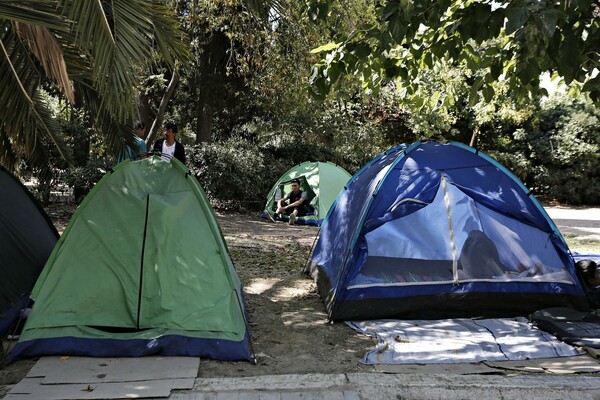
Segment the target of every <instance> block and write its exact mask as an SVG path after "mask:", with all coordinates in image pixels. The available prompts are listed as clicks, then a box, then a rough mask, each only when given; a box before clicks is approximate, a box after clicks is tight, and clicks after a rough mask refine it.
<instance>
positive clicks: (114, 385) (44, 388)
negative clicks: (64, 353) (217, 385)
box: [6, 357, 200, 400]
mask: <svg viewBox="0 0 600 400" xmlns="http://www.w3.org/2000/svg"><path fill="white" fill-rule="evenodd" d="M199 364H200V359H198V358H193V357H142V358H89V357H44V358H41V359H40V360H39V361H38V362H37V363H36V364H35V365H34V366H33V367H32V368H31V370H30V371H29V373H28V374H27V376H26V377H25V378H24V379H23V380H21V382H19V383H18V384H17V385H15V386H14V387H13V388H12V389H11V391H10V392H9V393H8V395H7V397H6V399H9V400H10V399H24V398H27V399H35V398H40V399H52V400H59V399H60V400H62V399H99V398H103V399H120V398H139V397H148V396H151V397H153V398H154V397H168V396H169V395H170V393H171V390H174V389H191V388H192V387H193V386H194V380H195V378H196V376H197V374H198V367H199Z"/></svg>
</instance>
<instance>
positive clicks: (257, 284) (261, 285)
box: [244, 278, 282, 294]
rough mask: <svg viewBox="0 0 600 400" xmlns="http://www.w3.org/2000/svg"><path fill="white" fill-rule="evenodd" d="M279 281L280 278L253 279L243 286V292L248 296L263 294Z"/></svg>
mask: <svg viewBox="0 0 600 400" xmlns="http://www.w3.org/2000/svg"><path fill="white" fill-rule="evenodd" d="M281 281H282V279H280V278H255V279H252V280H251V281H250V283H249V284H247V285H245V286H244V292H246V293H249V294H263V293H264V292H266V291H267V290H271V289H272V288H273V286H275V285H277V284H278V283H279V282H281Z"/></svg>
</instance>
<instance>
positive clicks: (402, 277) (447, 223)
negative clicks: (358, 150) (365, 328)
mask: <svg viewBox="0 0 600 400" xmlns="http://www.w3.org/2000/svg"><path fill="white" fill-rule="evenodd" d="M309 269H310V273H311V275H312V276H313V278H314V279H315V280H316V282H317V285H318V288H319V292H320V294H321V297H322V298H323V300H324V302H325V304H326V307H327V312H328V314H329V318H330V320H352V319H375V318H418V319H437V318H460V317H473V316H485V317H504V316H506V317H508V316H515V315H526V314H528V313H531V312H533V311H535V310H538V309H541V308H545V307H552V306H571V307H574V308H578V309H586V308H587V307H588V304H587V300H586V299H585V295H584V292H583V290H582V287H581V284H580V282H579V280H578V278H577V275H576V272H575V264H574V261H573V258H572V256H571V254H570V252H569V250H568V247H567V245H566V243H565V241H564V238H563V237H562V236H561V234H560V232H559V231H558V229H557V228H556V226H555V225H554V223H553V222H552V220H551V219H550V218H549V217H548V215H547V214H546V212H545V211H544V209H543V207H542V206H541V205H540V204H539V203H538V201H537V200H536V199H535V197H534V196H533V195H531V193H530V192H529V191H528V189H527V188H526V187H525V186H524V185H523V184H522V183H521V182H520V181H519V180H518V179H517V178H516V177H515V176H514V175H513V174H512V173H510V172H509V171H508V170H507V169H506V168H505V167H503V166H502V165H500V164H499V163H498V162H497V161H495V160H493V159H492V158H490V157H489V156H487V155H485V154H483V153H481V152H479V151H477V150H475V149H473V148H471V147H469V146H466V145H463V144H461V143H457V142H451V143H447V144H440V143H435V142H416V143H413V144H412V145H409V146H406V145H400V146H398V147H395V148H393V149H390V150H388V151H387V152H385V153H383V154H381V155H379V156H378V157H376V158H375V159H373V160H372V161H371V162H370V163H368V164H367V165H366V166H365V167H363V168H362V169H361V170H360V171H359V172H358V173H356V175H354V176H353V177H352V179H351V180H350V181H349V182H348V184H347V187H346V189H345V190H344V191H343V192H342V193H340V195H339V196H338V198H337V199H336V202H335V203H334V205H333V207H332V208H331V210H330V212H329V214H328V215H327V217H326V219H325V221H324V223H323V225H322V229H321V234H320V237H319V240H318V242H317V243H316V246H315V249H314V251H313V254H312V257H311V259H310V261H309Z"/></svg>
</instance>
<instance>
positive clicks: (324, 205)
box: [263, 161, 351, 225]
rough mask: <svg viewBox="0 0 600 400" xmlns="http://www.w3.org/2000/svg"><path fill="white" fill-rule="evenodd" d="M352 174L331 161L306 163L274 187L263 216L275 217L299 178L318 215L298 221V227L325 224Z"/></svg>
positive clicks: (292, 170)
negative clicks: (281, 201) (285, 196)
mask: <svg viewBox="0 0 600 400" xmlns="http://www.w3.org/2000/svg"><path fill="white" fill-rule="evenodd" d="M350 178H351V175H350V174H349V173H348V172H346V170H345V169H343V168H342V167H340V166H339V165H336V164H333V163H330V162H321V161H316V162H311V161H306V162H303V163H302V164H298V165H296V166H294V167H292V168H290V169H289V170H288V171H287V172H286V173H285V174H283V175H282V176H281V177H280V178H279V180H278V181H277V182H276V183H275V185H273V187H272V188H271V191H270V192H269V195H268V196H267V203H266V205H265V210H264V212H263V217H265V218H267V217H269V216H270V217H274V214H275V211H276V210H277V201H278V200H279V199H280V198H281V197H282V196H283V195H285V194H286V193H289V192H290V191H291V190H292V186H291V181H292V180H293V179H298V180H299V181H300V187H301V189H302V191H304V192H306V193H307V194H308V198H309V201H310V205H311V206H312V208H314V213H310V214H309V215H306V216H304V217H299V218H298V219H297V220H296V223H297V224H307V225H321V223H322V222H323V220H324V219H325V216H326V215H327V212H328V211H329V208H330V207H331V205H332V204H333V203H334V201H335V199H336V197H337V195H338V194H339V193H340V191H341V190H342V189H343V188H344V185H345V184H346V183H347V182H348V180H349V179H350Z"/></svg>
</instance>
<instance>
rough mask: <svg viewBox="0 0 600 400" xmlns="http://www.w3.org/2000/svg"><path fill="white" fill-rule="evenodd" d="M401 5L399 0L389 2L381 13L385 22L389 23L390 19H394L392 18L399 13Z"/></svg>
mask: <svg viewBox="0 0 600 400" xmlns="http://www.w3.org/2000/svg"><path fill="white" fill-rule="evenodd" d="M399 5H400V4H399V1H398V0H390V1H388V2H387V4H386V5H385V7H384V8H383V10H382V11H381V19H382V20H383V21H389V20H390V19H392V16H394V14H397V13H398V7H399Z"/></svg>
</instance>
